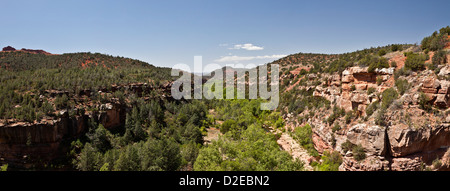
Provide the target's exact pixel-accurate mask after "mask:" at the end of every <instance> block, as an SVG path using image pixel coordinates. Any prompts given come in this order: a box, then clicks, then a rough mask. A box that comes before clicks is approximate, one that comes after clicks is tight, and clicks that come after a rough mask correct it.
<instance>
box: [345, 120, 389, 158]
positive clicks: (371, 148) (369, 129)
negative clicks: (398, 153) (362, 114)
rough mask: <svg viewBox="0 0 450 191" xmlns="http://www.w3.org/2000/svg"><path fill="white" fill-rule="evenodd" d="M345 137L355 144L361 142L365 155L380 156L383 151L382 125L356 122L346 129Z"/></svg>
mask: <svg viewBox="0 0 450 191" xmlns="http://www.w3.org/2000/svg"><path fill="white" fill-rule="evenodd" d="M345 137H346V138H347V139H348V140H349V141H350V142H351V143H353V144H355V145H359V144H361V146H362V147H364V149H365V151H366V154H367V155H377V156H381V155H384V153H385V148H384V147H385V142H384V141H385V128H384V127H380V126H376V125H374V126H369V125H366V124H364V123H362V124H356V125H354V126H352V127H350V129H348V131H347V134H346V136H345ZM342 142H344V141H342ZM339 147H340V146H339Z"/></svg>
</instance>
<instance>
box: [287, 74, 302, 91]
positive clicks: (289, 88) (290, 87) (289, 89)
mask: <svg viewBox="0 0 450 191" xmlns="http://www.w3.org/2000/svg"><path fill="white" fill-rule="evenodd" d="M303 78H305V76H302V77H301V78H299V79H298V80H297V82H295V83H294V84H292V85H291V86H289V87H288V88H286V91H285V92H288V91H291V90H292V89H294V87H295V86H297V85H298V83H300V81H302V79H303Z"/></svg>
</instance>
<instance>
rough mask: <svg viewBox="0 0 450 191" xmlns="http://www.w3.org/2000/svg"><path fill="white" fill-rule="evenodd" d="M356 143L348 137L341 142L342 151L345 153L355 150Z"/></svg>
mask: <svg viewBox="0 0 450 191" xmlns="http://www.w3.org/2000/svg"><path fill="white" fill-rule="evenodd" d="M353 147H354V144H353V143H352V142H350V141H349V140H348V139H347V140H346V141H345V142H343V143H342V144H341V148H342V151H344V153H346V152H348V151H351V150H353Z"/></svg>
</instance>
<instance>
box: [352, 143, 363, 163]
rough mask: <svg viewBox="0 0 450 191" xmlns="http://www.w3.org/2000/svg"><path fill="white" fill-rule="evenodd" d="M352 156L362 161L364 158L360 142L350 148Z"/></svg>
mask: <svg viewBox="0 0 450 191" xmlns="http://www.w3.org/2000/svg"><path fill="white" fill-rule="evenodd" d="M352 153H353V158H354V159H355V160H357V161H362V160H364V159H365V158H366V153H365V152H364V148H363V147H362V145H361V144H359V145H356V146H355V147H353V149H352Z"/></svg>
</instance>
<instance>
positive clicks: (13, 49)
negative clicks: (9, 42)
mask: <svg viewBox="0 0 450 191" xmlns="http://www.w3.org/2000/svg"><path fill="white" fill-rule="evenodd" d="M2 51H16V49H15V48H13V47H11V46H7V47H4V48H3V49H2Z"/></svg>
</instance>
